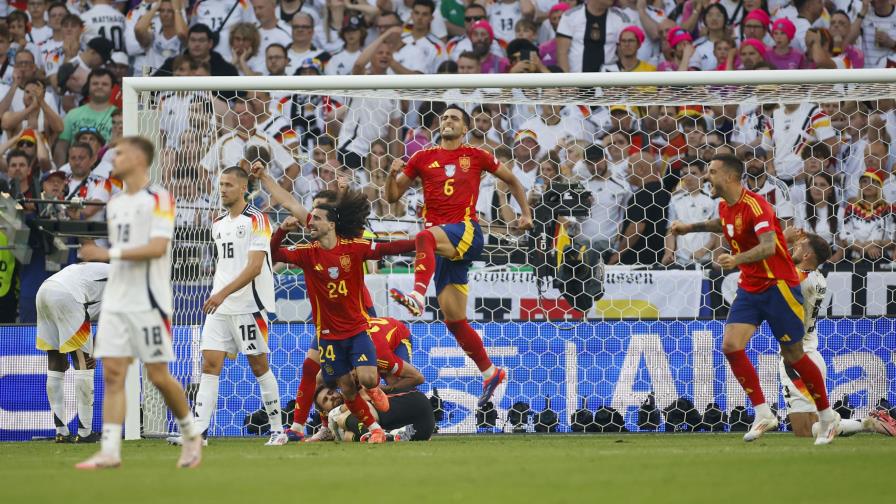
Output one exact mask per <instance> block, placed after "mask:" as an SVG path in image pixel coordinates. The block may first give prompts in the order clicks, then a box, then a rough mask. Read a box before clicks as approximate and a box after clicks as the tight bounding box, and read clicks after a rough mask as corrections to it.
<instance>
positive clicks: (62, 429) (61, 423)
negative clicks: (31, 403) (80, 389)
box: [47, 371, 69, 436]
mask: <svg viewBox="0 0 896 504" xmlns="http://www.w3.org/2000/svg"><path fill="white" fill-rule="evenodd" d="M64 383H65V373H64V372H62V371H47V399H49V401H50V411H52V412H53V423H54V425H56V434H62V435H63V436H68V435H69V431H68V427H67V426H66V425H65V418H66V416H65V391H64V390H63V388H64V387H63V385H64Z"/></svg>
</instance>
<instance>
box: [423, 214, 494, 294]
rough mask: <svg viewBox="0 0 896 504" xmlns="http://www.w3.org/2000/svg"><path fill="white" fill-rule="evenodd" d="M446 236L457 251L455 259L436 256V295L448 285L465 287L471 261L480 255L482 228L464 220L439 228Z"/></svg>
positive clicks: (482, 240) (477, 224)
mask: <svg viewBox="0 0 896 504" xmlns="http://www.w3.org/2000/svg"><path fill="white" fill-rule="evenodd" d="M439 227H441V228H442V230H443V231H445V234H446V235H448V240H450V241H451V244H452V245H454V248H455V249H457V257H455V258H453V259H446V258H444V257H441V256H436V273H435V282H436V294H438V293H440V292H442V289H444V288H445V287H446V286H448V285H449V284H458V285H466V284H467V282H468V275H467V274H468V273H469V271H470V266H472V264H473V261H476V260H478V259H479V256H481V255H482V245H483V243H484V239H483V238H482V228H481V227H479V223H478V222H476V221H471V220H466V221H464V222H458V223H456V224H442V225H441V226H439Z"/></svg>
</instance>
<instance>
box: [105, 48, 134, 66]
mask: <svg viewBox="0 0 896 504" xmlns="http://www.w3.org/2000/svg"><path fill="white" fill-rule="evenodd" d="M109 59H111V60H112V63H115V64H117V65H130V61H129V60H128V55H127V54H125V53H123V52H121V51H115V52H113V53H112V56H111V57H110V58H109Z"/></svg>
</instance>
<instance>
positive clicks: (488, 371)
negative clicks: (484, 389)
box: [482, 364, 497, 380]
mask: <svg viewBox="0 0 896 504" xmlns="http://www.w3.org/2000/svg"><path fill="white" fill-rule="evenodd" d="M495 371H497V369H496V368H495V365H494V364H492V365H491V366H489V368H488V369H486V370H485V371H483V372H482V379H484V380H488V379H489V378H491V377H492V376H494V375H495Z"/></svg>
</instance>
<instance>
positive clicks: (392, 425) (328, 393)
mask: <svg viewBox="0 0 896 504" xmlns="http://www.w3.org/2000/svg"><path fill="white" fill-rule="evenodd" d="M362 396H363V394H362ZM387 397H388V398H389V411H379V410H377V409H376V408H374V407H373V405H371V407H370V410H371V411H372V412H373V414H374V416H376V417H377V421H378V423H379V424H380V425H381V426H382V427H383V429H385V430H386V441H427V440H429V438H431V437H432V434H433V432H434V431H435V418H434V417H433V412H432V405H430V403H429V398H428V397H426V396H425V395H423V393H421V392H418V391H416V390H412V391H410V392H403V393H399V394H394V395H389V396H387ZM365 399H367V398H366V397H365ZM368 402H369V401H368ZM343 403H344V400H343V398H342V394H340V393H339V391H338V390H336V389H335V388H330V387H327V386H326V385H321V386H320V387H318V388H317V390H316V391H315V392H314V406H315V407H316V408H317V410H318V411H319V412H320V415H321V418H323V417H325V416H326V417H328V418H329V426H330V429H331V430H332V431H333V433H334V435H335V441H337V442H339V441H359V442H361V443H365V442H367V437H368V436H369V433H368V432H367V429H366V428H365V427H364V424H363V423H361V422H360V421H359V420H358V419H357V418H355V416H354V415H352V414H351V412H350V411H349V410H348V408H346V407H345V405H344V404H343Z"/></svg>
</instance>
